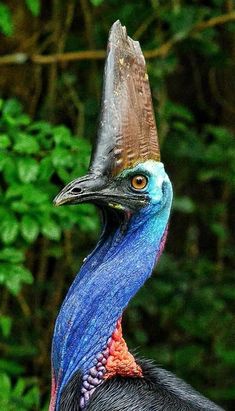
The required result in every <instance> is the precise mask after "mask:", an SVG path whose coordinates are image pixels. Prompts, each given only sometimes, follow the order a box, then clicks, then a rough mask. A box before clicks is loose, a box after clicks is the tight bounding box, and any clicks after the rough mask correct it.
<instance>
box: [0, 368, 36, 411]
mask: <svg viewBox="0 0 235 411" xmlns="http://www.w3.org/2000/svg"><path fill="white" fill-rule="evenodd" d="M36 383H37V382H36V381H31V380H26V379H23V378H19V379H18V380H17V383H16V384H15V385H14V386H13V385H12V382H11V380H10V378H9V377H8V376H7V374H0V385H1V392H0V408H1V410H7V411H26V410H31V409H32V408H34V409H35V408H38V406H39V389H38V386H37V385H36Z"/></svg>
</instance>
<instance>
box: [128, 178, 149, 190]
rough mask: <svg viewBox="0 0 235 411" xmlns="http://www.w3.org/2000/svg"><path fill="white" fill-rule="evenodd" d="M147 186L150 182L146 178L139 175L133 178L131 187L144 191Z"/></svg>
mask: <svg viewBox="0 0 235 411" xmlns="http://www.w3.org/2000/svg"><path fill="white" fill-rule="evenodd" d="M147 184H148V180H147V178H146V177H145V176H141V175H137V176H134V177H132V179H131V186H132V187H133V188H134V189H135V190H143V188H145V187H146V185H147Z"/></svg>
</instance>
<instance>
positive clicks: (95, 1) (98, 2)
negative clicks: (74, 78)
mask: <svg viewBox="0 0 235 411" xmlns="http://www.w3.org/2000/svg"><path fill="white" fill-rule="evenodd" d="M90 1H91V4H93V6H95V7H98V6H100V5H101V4H102V3H103V2H104V0H90Z"/></svg>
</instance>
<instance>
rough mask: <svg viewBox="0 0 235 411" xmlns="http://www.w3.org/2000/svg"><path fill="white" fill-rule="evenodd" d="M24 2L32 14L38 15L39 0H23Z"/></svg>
mask: <svg viewBox="0 0 235 411" xmlns="http://www.w3.org/2000/svg"><path fill="white" fill-rule="evenodd" d="M25 3H26V5H27V7H28V9H29V11H31V13H32V15H33V16H39V14H40V10H41V0H25Z"/></svg>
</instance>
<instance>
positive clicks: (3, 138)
mask: <svg viewBox="0 0 235 411" xmlns="http://www.w3.org/2000/svg"><path fill="white" fill-rule="evenodd" d="M10 145H11V140H10V139H9V137H8V135H7V134H0V150H1V149H5V148H7V147H9V146H10Z"/></svg>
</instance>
